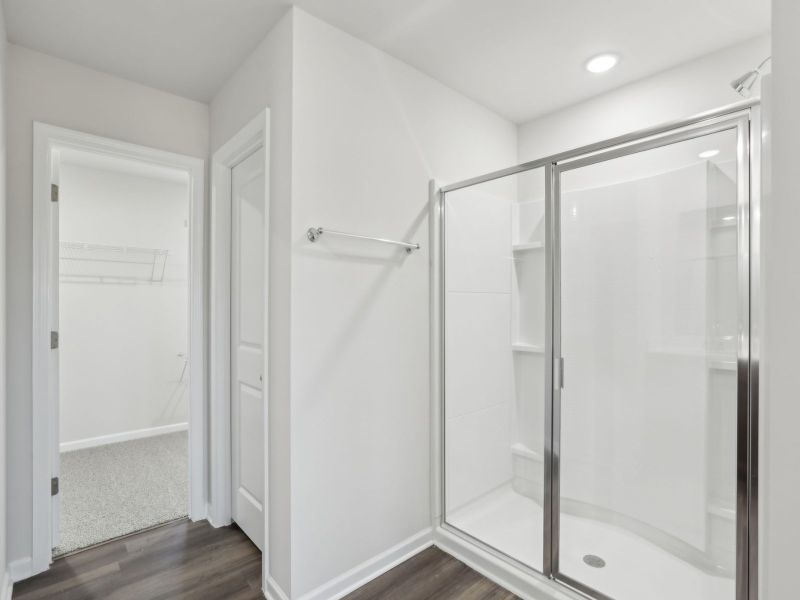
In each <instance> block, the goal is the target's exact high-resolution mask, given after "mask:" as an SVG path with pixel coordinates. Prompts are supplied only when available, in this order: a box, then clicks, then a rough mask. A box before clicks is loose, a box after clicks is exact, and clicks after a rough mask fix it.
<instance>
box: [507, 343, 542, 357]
mask: <svg viewBox="0 0 800 600" xmlns="http://www.w3.org/2000/svg"><path fill="white" fill-rule="evenodd" d="M511 349H512V350H513V351H514V352H527V353H529V354H544V346H537V345H535V344H525V343H522V342H515V343H513V344H511Z"/></svg>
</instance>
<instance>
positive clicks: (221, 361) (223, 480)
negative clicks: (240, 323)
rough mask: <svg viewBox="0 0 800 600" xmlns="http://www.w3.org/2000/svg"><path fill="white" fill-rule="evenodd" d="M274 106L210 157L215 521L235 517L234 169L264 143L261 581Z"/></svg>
mask: <svg viewBox="0 0 800 600" xmlns="http://www.w3.org/2000/svg"><path fill="white" fill-rule="evenodd" d="M269 141H270V111H269V109H268V108H265V109H264V110H263V111H261V112H260V113H259V114H258V115H256V116H255V117H254V118H253V119H251V120H250V121H249V122H248V123H247V124H246V125H245V126H244V127H242V129H240V130H239V131H238V132H237V133H236V134H235V135H234V136H233V137H232V138H231V139H230V140H228V141H227V142H226V143H225V144H223V145H222V146H221V147H220V148H219V149H218V150H217V151H216V152H214V154H213V156H212V159H211V211H210V221H211V223H210V225H211V227H210V229H211V232H210V233H211V238H210V239H211V242H210V286H209V287H210V291H209V396H210V409H211V415H210V416H211V422H210V435H211V457H210V458H211V460H210V478H211V479H210V490H211V501H210V503H209V512H208V520H209V522H210V523H211V524H212V525H213V526H214V527H222V526H225V525H230V524H231V522H232V506H231V499H232V493H233V489H232V487H231V485H232V484H231V479H232V478H231V464H232V463H231V460H232V454H231V292H232V290H231V257H232V254H231V243H232V236H231V233H232V231H231V226H232V222H231V172H232V170H233V168H234V167H235V166H236V165H237V164H239V163H240V162H241V161H242V160H243V159H245V158H246V157H248V156H249V155H250V154H251V153H253V152H254V151H256V150H257V149H258V148H260V147H263V148H264V161H265V164H264V188H265V189H264V220H265V223H264V226H265V228H264V231H265V232H266V235H267V239H266V243H265V244H264V269H265V273H264V364H263V373H264V384H263V394H264V423H263V427H264V469H265V473H264V487H265V489H264V495H263V497H264V502H263V506H264V552H263V553H262V580H263V581H262V583H263V586H264V589H266V582H267V578H268V575H269V560H268V555H269V495H268V493H267V490H268V489H269V384H270V381H271V378H270V374H269V373H270V371H269V289H270V284H269V281H270V280H269V232H270V228H269V224H270V193H269V189H270V144H269Z"/></svg>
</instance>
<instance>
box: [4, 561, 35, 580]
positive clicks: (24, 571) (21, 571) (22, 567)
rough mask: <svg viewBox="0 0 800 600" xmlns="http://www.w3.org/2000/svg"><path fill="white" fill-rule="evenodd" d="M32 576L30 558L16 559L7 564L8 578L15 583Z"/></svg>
mask: <svg viewBox="0 0 800 600" xmlns="http://www.w3.org/2000/svg"><path fill="white" fill-rule="evenodd" d="M32 575H33V559H32V558H31V557H30V556H26V557H25V558H18V559H17V560H12V561H11V562H10V563H8V577H9V579H10V580H11V581H12V582H14V583H16V582H17V581H22V580H23V579H27V578H28V577H31V576H32Z"/></svg>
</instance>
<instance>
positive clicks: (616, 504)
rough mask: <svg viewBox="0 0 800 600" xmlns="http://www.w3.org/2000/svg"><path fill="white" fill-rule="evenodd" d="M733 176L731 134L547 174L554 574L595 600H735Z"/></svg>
mask: <svg viewBox="0 0 800 600" xmlns="http://www.w3.org/2000/svg"><path fill="white" fill-rule="evenodd" d="M712 150H716V151H717V153H716V154H713V153H712V152H710V151H712ZM709 154H713V158H711V159H708V160H706V158H703V156H708V155H709ZM701 155H702V156H701ZM592 160H593V161H594V162H592ZM739 177H741V167H740V165H739V162H738V136H737V129H736V128H733V129H728V130H725V131H721V132H717V133H713V134H709V135H705V136H701V137H695V138H692V139H687V140H684V141H680V142H677V143H672V144H669V145H664V146H659V147H655V148H649V149H645V148H644V147H643V149H642V150H641V151H639V152H632V153H629V154H625V155H622V156H620V155H612V156H609V158H607V159H602V158H595V159H590V160H587V161H585V162H583V163H581V166H578V167H577V168H574V169H570V168H569V167H567V168H566V169H561V172H560V179H559V189H560V192H559V195H558V198H557V201H558V208H557V214H558V225H557V226H558V227H559V240H560V264H559V272H560V278H559V293H560V311H561V314H560V356H561V357H562V358H563V361H564V363H563V364H564V367H563V370H564V380H563V389H561V390H560V403H559V410H560V431H559V435H560V440H559V441H560V447H559V449H558V454H559V473H560V481H559V498H558V502H559V510H558V515H557V516H558V524H559V540H558V548H559V553H558V572H559V576H560V577H561V578H563V579H565V580H567V581H568V582H577V583H578V584H579V586H584V587H585V588H588V590H584V591H589V592H590V593H592V594H594V595H598V596H600V597H610V598H614V600H634V599H639V598H645V597H646V598H650V599H652V600H669V599H672V598H684V599H696V600H733V599H734V598H735V582H736V511H737V478H736V457H737V438H736V432H737V406H738V404H737V402H738V396H737V385H736V382H737V379H736V378H737V370H736V365H737V346H738V338H739V335H740V333H741V330H740V322H741V320H740V318H739V317H740V314H741V313H740V312H739V311H742V310H746V307H740V306H739V303H738V299H739V281H738V274H737V261H738V252H737V251H738V242H739V237H738V236H739V235H741V229H740V228H738V227H737V225H738V224H739V221H738V219H739V212H738V206H739V202H740V198H739V196H738V192H737V190H738V178H739ZM745 235H746V234H745ZM597 592H599V594H597Z"/></svg>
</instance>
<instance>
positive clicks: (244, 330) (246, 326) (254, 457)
mask: <svg viewBox="0 0 800 600" xmlns="http://www.w3.org/2000/svg"><path fill="white" fill-rule="evenodd" d="M264 165H265V150H264V148H263V147H260V148H258V149H257V150H255V151H254V152H253V153H252V154H250V155H249V156H247V157H246V158H244V159H243V160H242V161H241V162H240V163H239V164H237V165H236V166H234V167H233V168H232V169H231V483H232V486H231V487H232V492H233V497H232V498H231V512H232V517H233V520H234V521H236V523H237V524H238V525H239V526H240V527H241V528H242V530H243V531H244V532H245V533H246V534H247V536H248V537H249V538H250V539H251V540H252V541H253V543H254V544H255V545H256V546H258V548H259V549H260V550H263V548H264V512H265V511H264V495H265V494H264V491H265V486H264V475H265V469H264V437H265V436H264V429H263V423H264V396H265V395H264V373H263V365H264V318H265V315H264V301H263V299H264V293H265V286H264V273H265V269H264V244H265V237H266V231H265V220H264V209H265V193H264V190H265V176H266V174H265V167H264Z"/></svg>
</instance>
